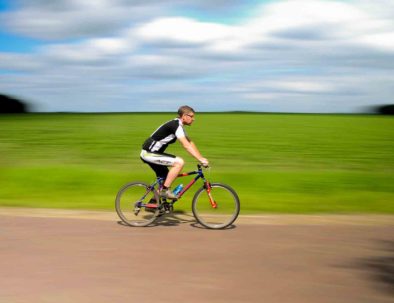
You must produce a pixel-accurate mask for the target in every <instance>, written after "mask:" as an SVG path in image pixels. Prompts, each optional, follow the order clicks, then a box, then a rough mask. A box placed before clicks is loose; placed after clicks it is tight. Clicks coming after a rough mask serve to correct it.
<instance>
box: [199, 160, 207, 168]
mask: <svg viewBox="0 0 394 303" xmlns="http://www.w3.org/2000/svg"><path fill="white" fill-rule="evenodd" d="M199 161H200V162H201V164H202V166H204V167H208V166H209V161H208V159H205V158H201V159H199Z"/></svg>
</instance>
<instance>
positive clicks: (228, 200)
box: [192, 183, 240, 229]
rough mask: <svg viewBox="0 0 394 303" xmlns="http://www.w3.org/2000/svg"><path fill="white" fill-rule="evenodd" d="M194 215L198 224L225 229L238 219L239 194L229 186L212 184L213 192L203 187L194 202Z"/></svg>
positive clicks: (195, 196)
mask: <svg viewBox="0 0 394 303" xmlns="http://www.w3.org/2000/svg"><path fill="white" fill-rule="evenodd" d="M192 210H193V215H194V217H195V218H196V220H197V222H198V223H200V224H201V225H203V226H204V227H207V228H211V229H223V228H226V227H228V226H230V225H231V224H233V223H234V221H235V220H236V219H237V217H238V214H239V210H240V202H239V198H238V195H237V193H236V192H235V191H234V190H233V189H232V188H231V187H230V186H228V185H225V184H220V183H212V184H211V192H210V194H208V191H207V190H206V189H205V188H204V187H201V188H200V189H199V190H198V191H197V192H196V194H195V195H194V198H193V202H192Z"/></svg>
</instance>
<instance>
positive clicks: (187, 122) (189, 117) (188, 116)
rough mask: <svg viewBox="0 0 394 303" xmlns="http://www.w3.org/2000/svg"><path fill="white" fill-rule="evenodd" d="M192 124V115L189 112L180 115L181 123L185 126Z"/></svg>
mask: <svg viewBox="0 0 394 303" xmlns="http://www.w3.org/2000/svg"><path fill="white" fill-rule="evenodd" d="M193 122H194V113H193V112H189V113H185V114H183V115H182V123H183V124H185V125H191V124H192V123H193Z"/></svg>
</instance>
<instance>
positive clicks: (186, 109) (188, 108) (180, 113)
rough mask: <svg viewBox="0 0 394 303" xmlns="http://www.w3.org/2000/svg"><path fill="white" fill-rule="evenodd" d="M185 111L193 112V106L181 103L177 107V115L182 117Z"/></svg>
mask: <svg viewBox="0 0 394 303" xmlns="http://www.w3.org/2000/svg"><path fill="white" fill-rule="evenodd" d="M187 113H193V114H194V113H195V111H194V109H193V108H191V107H190V106H188V105H183V106H181V107H180V108H178V116H179V117H182V116H183V115H184V114H187Z"/></svg>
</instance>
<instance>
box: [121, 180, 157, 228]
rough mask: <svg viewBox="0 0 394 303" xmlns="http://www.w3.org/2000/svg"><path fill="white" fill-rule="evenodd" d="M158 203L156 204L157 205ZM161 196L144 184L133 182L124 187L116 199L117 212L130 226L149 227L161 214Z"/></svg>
mask: <svg viewBox="0 0 394 303" xmlns="http://www.w3.org/2000/svg"><path fill="white" fill-rule="evenodd" d="M155 202H156V203H155ZM158 207H159V195H158V194H157V192H156V190H153V191H152V190H151V189H150V185H148V184H146V183H144V182H132V183H128V184H126V185H125V186H123V187H122V188H121V189H120V190H119V192H118V194H117V195H116V199H115V208H116V212H117V213H118V215H119V218H121V219H122V221H123V222H124V223H126V224H127V225H130V226H147V225H149V224H151V223H152V222H153V221H155V219H156V218H157V215H158V213H159V208H158Z"/></svg>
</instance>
